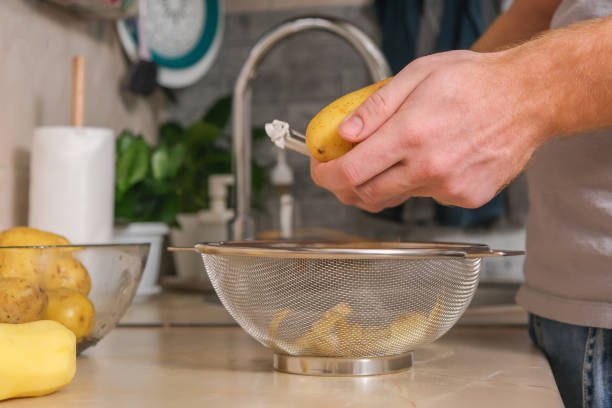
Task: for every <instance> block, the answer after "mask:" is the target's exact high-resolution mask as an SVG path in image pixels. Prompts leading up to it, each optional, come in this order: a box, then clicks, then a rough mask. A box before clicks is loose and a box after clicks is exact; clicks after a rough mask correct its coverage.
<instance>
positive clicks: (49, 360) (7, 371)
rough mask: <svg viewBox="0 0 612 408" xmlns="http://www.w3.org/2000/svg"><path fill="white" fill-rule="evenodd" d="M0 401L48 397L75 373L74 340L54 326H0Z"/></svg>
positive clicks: (45, 323) (44, 323)
mask: <svg viewBox="0 0 612 408" xmlns="http://www.w3.org/2000/svg"><path fill="white" fill-rule="evenodd" d="M0 361H1V362H2V364H0V401H2V400H5V399H8V398H17V397H35V396H40V395H46V394H50V393H52V392H54V391H57V390H58V389H60V388H62V387H64V386H66V385H68V383H70V381H72V378H73V377H74V375H75V373H76V338H75V336H74V334H73V333H72V332H71V331H70V330H68V329H67V328H65V327H64V326H62V325H61V324H59V323H57V322H52V321H48V320H39V321H37V322H31V323H24V324H4V323H0Z"/></svg>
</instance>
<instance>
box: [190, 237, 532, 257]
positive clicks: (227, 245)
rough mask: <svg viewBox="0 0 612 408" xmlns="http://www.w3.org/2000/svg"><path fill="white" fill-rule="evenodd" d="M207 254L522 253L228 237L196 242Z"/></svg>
mask: <svg viewBox="0 0 612 408" xmlns="http://www.w3.org/2000/svg"><path fill="white" fill-rule="evenodd" d="M196 250H197V251H199V252H201V253H203V254H210V255H240V256H267V257H273V258H294V259H298V258H310V259H363V257H364V256H367V257H369V258H372V259H374V258H377V259H414V258H437V257H458V258H483V257H498V256H515V255H523V254H524V253H525V252H524V251H505V250H498V249H489V247H488V246H487V245H484V244H473V243H445V242H379V241H358V242H354V241H329V242H322V241H232V242H212V243H202V244H197V245H196Z"/></svg>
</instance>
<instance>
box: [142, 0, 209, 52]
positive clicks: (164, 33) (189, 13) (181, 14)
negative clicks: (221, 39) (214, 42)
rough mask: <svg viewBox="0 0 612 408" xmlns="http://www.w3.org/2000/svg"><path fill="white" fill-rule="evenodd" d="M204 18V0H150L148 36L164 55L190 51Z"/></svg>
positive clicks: (156, 48)
mask: <svg viewBox="0 0 612 408" xmlns="http://www.w3.org/2000/svg"><path fill="white" fill-rule="evenodd" d="M205 21H206V9H205V5H204V2H202V1H198V0H195V1H194V0H147V19H146V21H145V30H146V33H147V36H148V37H147V40H148V42H149V46H150V48H151V49H153V50H155V53H156V54H157V55H159V56H161V57H165V58H176V57H179V56H181V55H185V54H187V53H189V51H191V50H192V49H193V48H194V47H195V46H196V45H197V43H198V41H199V39H200V36H201V35H202V32H203V30H204V22H205Z"/></svg>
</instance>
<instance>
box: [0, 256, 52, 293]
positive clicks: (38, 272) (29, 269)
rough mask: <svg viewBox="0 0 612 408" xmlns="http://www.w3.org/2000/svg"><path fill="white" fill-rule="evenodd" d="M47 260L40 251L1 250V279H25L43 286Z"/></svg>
mask: <svg viewBox="0 0 612 408" xmlns="http://www.w3.org/2000/svg"><path fill="white" fill-rule="evenodd" d="M45 258H46V257H45V256H44V255H43V251H41V250H39V249H29V248H28V249H0V278H23V279H25V280H27V281H30V282H33V283H35V284H37V285H39V286H43V278H42V265H44V264H45V262H46V261H45Z"/></svg>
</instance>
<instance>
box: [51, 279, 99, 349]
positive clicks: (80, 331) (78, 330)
mask: <svg viewBox="0 0 612 408" xmlns="http://www.w3.org/2000/svg"><path fill="white" fill-rule="evenodd" d="M47 294H48V295H49V305H48V306H47V310H46V311H45V314H44V319H48V320H55V321H56V322H60V323H61V324H63V325H64V326H66V327H67V328H68V329H70V330H71V331H72V332H73V333H74V335H75V336H76V338H77V341H80V340H81V339H83V338H84V337H85V336H87V335H89V334H90V333H91V331H92V330H93V327H94V323H95V321H96V313H95V310H94V307H93V305H92V303H91V302H90V301H89V299H87V297H85V296H83V295H82V294H80V293H79V292H77V291H75V290H72V289H65V288H62V289H56V290H50V291H48V292H47Z"/></svg>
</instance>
